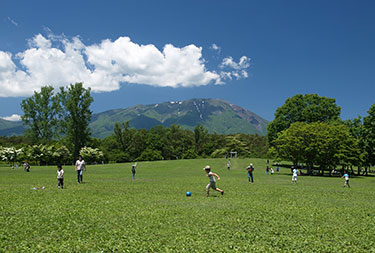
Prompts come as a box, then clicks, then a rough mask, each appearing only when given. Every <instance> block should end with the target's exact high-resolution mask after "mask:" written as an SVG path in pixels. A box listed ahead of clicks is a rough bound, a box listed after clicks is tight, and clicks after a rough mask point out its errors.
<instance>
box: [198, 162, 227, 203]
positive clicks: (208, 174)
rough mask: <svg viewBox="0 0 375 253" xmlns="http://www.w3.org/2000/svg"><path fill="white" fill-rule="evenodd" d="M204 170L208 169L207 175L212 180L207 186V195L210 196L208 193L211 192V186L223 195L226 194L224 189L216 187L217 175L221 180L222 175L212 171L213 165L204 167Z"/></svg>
mask: <svg viewBox="0 0 375 253" xmlns="http://www.w3.org/2000/svg"><path fill="white" fill-rule="evenodd" d="M203 170H204V171H206V176H207V177H208V178H209V179H210V182H209V183H208V185H207V186H206V197H208V195H209V194H210V188H212V189H214V190H215V191H218V192H220V193H221V195H224V191H223V190H222V189H220V188H217V187H216V180H215V177H217V180H220V176H219V175H218V174H216V173H213V172H211V167H210V166H209V165H207V166H206V167H204V168H203Z"/></svg>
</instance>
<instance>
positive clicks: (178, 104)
mask: <svg viewBox="0 0 375 253" xmlns="http://www.w3.org/2000/svg"><path fill="white" fill-rule="evenodd" d="M114 119H116V122H126V121H129V125H130V127H134V128H146V129H150V128H152V127H153V126H156V125H162V126H165V127H169V126H170V125H171V124H176V125H177V124H178V125H181V126H182V127H183V128H186V129H190V130H193V129H194V127H195V126H197V125H199V124H200V125H203V126H204V127H206V128H207V129H208V131H209V132H216V133H219V134H233V133H248V134H259V135H265V134H266V125H267V124H268V121H267V120H265V119H263V118H261V117H260V116H258V115H257V114H255V113H253V112H251V111H250V110H247V109H244V108H242V107H240V106H238V105H235V104H233V103H230V102H228V101H225V100H221V99H211V98H199V99H198V98H195V99H189V100H185V101H168V102H163V103H158V104H148V105H142V104H138V105H135V106H131V107H128V108H125V109H112V110H107V111H104V112H102V113H97V114H95V115H93V118H92V120H91V123H90V128H91V129H92V131H93V135H94V136H104V135H103V132H106V131H112V132H113V126H112V127H109V126H108V124H105V123H104V122H113V121H114ZM113 125H114V123H113Z"/></svg>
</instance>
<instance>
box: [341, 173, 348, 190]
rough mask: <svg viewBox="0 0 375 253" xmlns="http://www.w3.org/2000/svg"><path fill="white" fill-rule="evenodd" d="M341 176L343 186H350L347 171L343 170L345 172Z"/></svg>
mask: <svg viewBox="0 0 375 253" xmlns="http://www.w3.org/2000/svg"><path fill="white" fill-rule="evenodd" d="M341 178H345V184H344V187H345V186H348V187H349V188H350V185H349V173H348V172H347V171H345V174H344V175H343V176H342V177H341Z"/></svg>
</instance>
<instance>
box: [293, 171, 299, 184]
mask: <svg viewBox="0 0 375 253" xmlns="http://www.w3.org/2000/svg"><path fill="white" fill-rule="evenodd" d="M297 176H298V169H297V168H294V169H293V176H292V183H295V184H296V183H297Z"/></svg>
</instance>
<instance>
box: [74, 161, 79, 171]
mask: <svg viewBox="0 0 375 253" xmlns="http://www.w3.org/2000/svg"><path fill="white" fill-rule="evenodd" d="M77 168H78V164H77V162H76V166H75V167H74V170H75V171H77Z"/></svg>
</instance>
